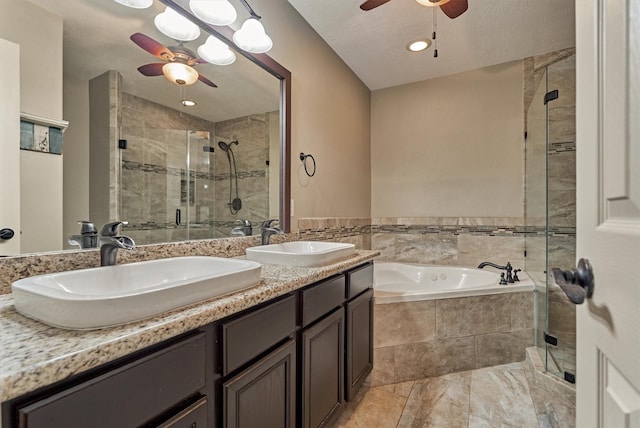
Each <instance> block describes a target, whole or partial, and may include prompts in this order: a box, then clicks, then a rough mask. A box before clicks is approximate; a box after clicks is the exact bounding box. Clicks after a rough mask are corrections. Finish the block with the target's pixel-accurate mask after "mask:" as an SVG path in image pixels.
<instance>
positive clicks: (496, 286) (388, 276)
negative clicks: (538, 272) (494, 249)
mask: <svg viewBox="0 0 640 428" xmlns="http://www.w3.org/2000/svg"><path fill="white" fill-rule="evenodd" d="M373 272H374V273H373V282H374V286H373V288H374V296H375V302H376V303H396V302H408V301H416V300H432V299H448V298H455V297H469V296H484V295H487V294H499V293H514V292H518V291H528V290H533V288H534V283H533V281H531V280H530V279H529V277H528V276H527V275H526V274H525V273H524V272H518V277H519V278H520V281H519V282H516V283H514V284H508V285H500V274H499V273H496V271H495V270H489V269H486V268H485V269H473V268H464V267H457V266H433V265H418V264H411V263H394V262H375V263H374V265H373Z"/></svg>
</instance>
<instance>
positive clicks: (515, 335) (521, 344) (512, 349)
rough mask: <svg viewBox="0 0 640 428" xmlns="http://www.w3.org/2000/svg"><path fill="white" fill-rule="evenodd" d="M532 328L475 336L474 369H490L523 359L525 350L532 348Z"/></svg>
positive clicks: (533, 339) (533, 333)
mask: <svg viewBox="0 0 640 428" xmlns="http://www.w3.org/2000/svg"><path fill="white" fill-rule="evenodd" d="M534 335H535V330H534V329H532V328H527V329H522V330H514V331H509V332H504V333H489V334H482V335H478V336H476V367H477V368H482V367H491V366H495V365H498V364H507V363H511V362H513V361H522V360H524V359H525V355H526V353H525V352H526V351H525V350H526V348H528V347H530V346H533V345H534V341H535V337H534Z"/></svg>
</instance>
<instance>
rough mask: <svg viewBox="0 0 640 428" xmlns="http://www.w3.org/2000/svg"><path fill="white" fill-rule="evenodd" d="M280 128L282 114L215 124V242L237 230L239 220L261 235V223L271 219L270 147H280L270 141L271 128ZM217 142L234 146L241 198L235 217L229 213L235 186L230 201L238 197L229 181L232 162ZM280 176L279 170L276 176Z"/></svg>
mask: <svg viewBox="0 0 640 428" xmlns="http://www.w3.org/2000/svg"><path fill="white" fill-rule="evenodd" d="M278 124H279V113H278V112H272V113H264V114H254V115H250V116H245V117H240V118H236V119H231V120H226V121H222V122H217V123H216V124H215V136H216V137H215V146H216V156H215V170H216V177H215V193H216V196H217V197H216V201H215V207H214V216H215V222H214V238H221V237H225V236H229V235H230V232H231V229H232V228H233V227H235V226H238V224H239V223H238V222H237V220H239V219H246V220H249V221H251V223H252V224H253V227H254V234H259V233H260V223H261V222H263V221H264V220H267V219H268V218H269V174H270V160H269V146H270V145H271V144H279V141H277V142H273V141H270V135H271V132H270V131H271V129H272V127H274V126H275V127H277V126H278ZM218 141H224V142H225V143H227V144H228V143H229V142H231V141H238V144H237V145H235V144H234V145H232V150H233V153H234V155H235V161H236V169H237V173H238V197H239V198H240V199H241V200H242V208H241V209H240V210H239V211H238V212H237V213H235V214H233V213H232V212H231V210H230V209H229V205H228V204H229V199H230V197H229V190H230V187H229V186H230V185H232V186H233V191H232V194H231V199H234V198H235V197H236V189H235V185H236V184H235V179H233V180H231V183H230V180H229V161H228V160H227V157H226V155H225V153H224V152H223V151H222V150H219V149H218V145H217V144H218ZM273 173H274V174H278V171H277V169H276V170H275V171H274V172H273ZM276 217H277V216H276Z"/></svg>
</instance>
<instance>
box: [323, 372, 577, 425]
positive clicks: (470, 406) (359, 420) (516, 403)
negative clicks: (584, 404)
mask: <svg viewBox="0 0 640 428" xmlns="http://www.w3.org/2000/svg"><path fill="white" fill-rule="evenodd" d="M524 364H525V363H512V364H505V365H500V366H494V367H487V368H482V369H477V370H471V371H465V372H459V373H452V374H448V375H444V376H439V377H433V378H427V379H421V380H417V381H410V382H403V383H397V384H392V385H383V386H376V387H366V386H365V387H363V388H362V389H361V391H360V392H359V393H358V396H357V397H356V398H355V399H354V400H353V402H351V403H349V404H348V406H347V408H346V409H345V411H344V413H343V414H342V415H341V417H340V419H339V420H337V421H336V423H335V424H334V425H333V428H391V427H421V428H427V427H436V428H457V427H460V428H481V427H482V428H484V427H491V428H493V427H500V428H511V427H527V428H528V427H532V428H538V427H540V428H548V427H568V426H571V425H572V423H571V422H568V423H562V422H560V423H559V422H558V421H557V420H556V419H555V418H554V417H553V415H549V414H543V412H544V410H541V409H539V411H540V413H541V414H536V407H535V405H534V400H533V399H532V392H533V388H532V389H531V390H530V388H529V381H528V380H527V376H526V373H525V365H524ZM567 416H568V417H571V416H570V415H567Z"/></svg>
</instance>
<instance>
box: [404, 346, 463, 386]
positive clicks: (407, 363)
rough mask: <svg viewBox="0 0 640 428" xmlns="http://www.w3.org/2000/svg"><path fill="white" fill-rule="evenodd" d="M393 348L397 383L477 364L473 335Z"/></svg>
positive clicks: (438, 374) (457, 370)
mask: <svg viewBox="0 0 640 428" xmlns="http://www.w3.org/2000/svg"><path fill="white" fill-rule="evenodd" d="M392 348H393V350H394V356H393V360H394V371H395V380H396V382H402V381H407V380H415V379H421V378H426V377H433V376H440V375H444V374H448V373H453V372H459V371H464V370H472V369H474V368H475V367H476V355H475V340H474V338H473V337H461V338H455V339H445V340H435V341H432V342H425V343H413V344H407V345H400V346H394V347H392Z"/></svg>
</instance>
